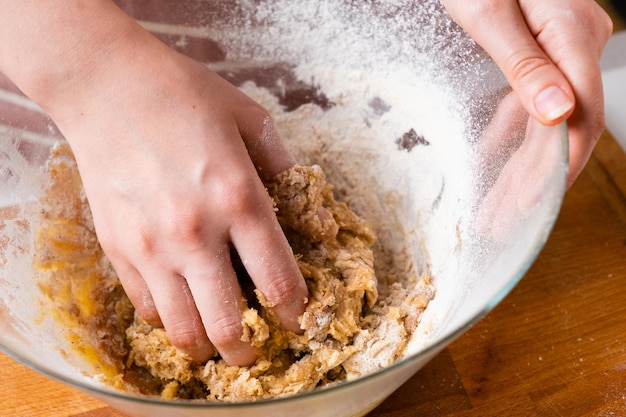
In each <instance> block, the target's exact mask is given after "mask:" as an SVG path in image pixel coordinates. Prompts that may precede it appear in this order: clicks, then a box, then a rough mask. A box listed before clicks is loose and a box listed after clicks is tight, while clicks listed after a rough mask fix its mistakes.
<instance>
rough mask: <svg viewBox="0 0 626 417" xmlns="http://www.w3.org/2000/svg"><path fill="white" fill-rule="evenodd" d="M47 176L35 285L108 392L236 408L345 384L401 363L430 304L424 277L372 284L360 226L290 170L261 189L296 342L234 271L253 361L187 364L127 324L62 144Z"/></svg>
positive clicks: (316, 180)
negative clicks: (280, 234) (298, 298)
mask: <svg viewBox="0 0 626 417" xmlns="http://www.w3.org/2000/svg"><path fill="white" fill-rule="evenodd" d="M47 167H48V172H49V173H50V183H49V185H48V186H47V188H46V194H45V196H44V197H43V199H42V202H43V210H42V213H41V222H40V227H39V233H38V239H37V241H38V245H39V248H38V251H37V253H38V254H39V255H38V258H37V262H36V267H37V270H38V271H39V273H40V280H39V285H40V287H41V288H42V291H43V293H44V294H46V296H47V302H48V303H49V304H50V305H49V306H48V308H51V309H53V310H54V311H56V313H55V314H56V315H57V321H59V322H60V323H61V324H62V325H63V326H73V327H74V328H75V329H76V330H75V331H74V332H73V333H72V334H71V335H70V336H71V337H72V338H73V347H74V348H75V352H74V353H73V354H76V353H79V354H82V355H86V356H88V357H89V359H90V361H91V362H92V363H94V364H95V366H94V368H95V370H96V373H97V374H98V376H99V378H100V379H101V380H102V381H104V382H105V383H107V384H109V385H112V386H115V387H117V388H120V389H123V390H127V391H131V392H136V393H142V394H146V395H160V396H161V397H163V398H168V399H175V398H193V399H208V400H213V401H244V400H254V399H261V398H271V397H276V396H284V395H290V394H295V393H297V392H301V391H304V390H312V389H314V388H318V387H323V386H328V385H330V384H335V383H339V382H341V381H345V380H349V379H354V378H357V377H359V376H362V375H364V374H367V373H369V372H372V371H374V370H376V369H379V368H381V367H384V366H388V365H389V364H391V363H392V362H394V361H395V360H397V359H398V358H400V357H402V355H403V354H404V350H405V348H406V344H407V342H408V340H409V338H410V337H411V335H412V333H413V332H414V331H415V329H416V327H417V324H418V323H419V318H420V315H421V313H422V311H423V310H424V308H425V307H426V305H427V304H428V301H429V300H430V299H432V297H433V296H434V289H433V287H432V286H431V284H430V277H429V276H427V275H425V274H423V275H420V276H418V275H415V274H413V272H412V271H407V276H406V277H403V281H402V282H393V283H391V284H387V283H386V280H382V281H381V282H378V281H377V279H376V271H377V269H378V267H377V268H375V260H374V255H373V252H372V249H371V246H372V244H373V243H374V241H375V239H376V238H375V234H374V232H373V231H372V229H371V227H370V226H369V224H368V223H367V222H366V221H365V220H363V219H361V218H360V217H358V216H357V215H356V214H355V213H354V212H353V211H352V210H350V208H348V206H347V205H346V204H344V203H342V202H338V201H336V200H335V198H334V195H333V189H332V186H331V185H329V184H327V183H326V180H325V177H324V173H323V172H322V169H321V168H320V167H318V166H309V167H302V166H296V167H294V168H292V169H291V170H289V171H288V172H285V173H283V174H281V175H279V176H278V177H276V178H275V179H274V180H272V181H271V182H269V183H267V184H266V187H267V190H268V193H269V195H270V196H271V197H272V199H273V201H274V203H275V208H276V214H277V217H278V220H279V222H280V224H281V226H282V228H283V230H284V232H285V235H286V236H287V238H288V240H289V242H290V244H291V246H292V248H293V251H294V255H295V257H296V260H297V263H298V265H299V267H300V270H301V271H302V274H303V276H304V277H305V279H306V282H307V285H308V288H309V299H308V305H307V308H306V311H305V313H304V315H303V316H302V317H301V327H302V329H303V330H304V333H303V334H301V335H298V334H296V333H293V332H289V331H286V330H284V329H282V328H281V327H280V326H279V325H278V321H277V319H276V317H275V316H274V315H273V314H272V312H271V309H270V308H268V307H269V306H268V304H267V302H266V300H265V297H264V296H263V294H261V293H260V292H259V291H257V290H254V289H253V288H252V286H251V284H250V280H249V277H247V275H246V274H245V271H243V270H242V271H238V274H239V278H240V282H241V284H242V287H243V289H244V293H245V294H246V299H247V303H248V309H247V310H246V312H245V314H244V316H243V319H242V322H243V324H244V336H243V337H244V339H245V340H246V341H248V342H250V343H252V344H253V345H254V346H255V347H256V348H257V349H258V352H259V357H258V360H257V361H256V363H255V364H254V365H252V366H250V367H237V366H228V365H227V364H226V363H225V362H224V361H223V360H222V359H220V358H219V357H218V358H216V359H215V360H210V361H208V362H207V363H206V364H195V363H194V362H193V361H192V360H191V358H190V357H188V356H187V355H185V354H183V353H182V352H180V351H178V350H177V349H176V348H175V347H173V346H172V345H171V343H170V342H169V340H168V338H167V334H166V332H165V331H164V330H163V329H160V328H153V327H151V326H150V325H148V324H147V323H145V322H144V321H142V320H141V319H140V318H138V317H134V316H133V308H132V305H131V304H130V303H129V302H128V299H127V298H126V296H125V294H124V293H123V290H122V288H121V284H120V283H119V280H118V279H117V277H116V276H115V273H114V271H113V269H112V268H111V266H110V264H109V263H108V260H107V259H106V257H105V255H104V253H103V252H102V250H101V249H100V247H99V245H98V243H97V239H96V235H95V231H94V228H93V221H92V219H91V214H90V211H89V207H88V204H87V201H86V198H85V196H84V194H83V191H82V187H81V184H80V177H79V175H78V171H77V169H76V165H75V161H74V160H73V158H72V154H71V151H70V150H69V147H68V146H67V145H66V144H60V145H59V146H57V147H56V148H55V149H54V150H53V153H52V156H51V158H50V160H49V162H48V166H47ZM380 268H381V270H384V265H382V266H380ZM379 290H380V292H381V294H382V295H384V296H381V297H379Z"/></svg>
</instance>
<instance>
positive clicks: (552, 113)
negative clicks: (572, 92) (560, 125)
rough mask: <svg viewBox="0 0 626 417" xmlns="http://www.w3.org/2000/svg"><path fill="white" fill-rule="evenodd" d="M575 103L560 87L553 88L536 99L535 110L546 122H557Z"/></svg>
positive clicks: (538, 95)
mask: <svg viewBox="0 0 626 417" xmlns="http://www.w3.org/2000/svg"><path fill="white" fill-rule="evenodd" d="M573 105H574V102H573V101H572V99H571V98H569V97H568V96H567V94H565V92H564V91H563V90H561V89H560V88H559V87H555V86H551V87H548V88H546V89H545V90H543V91H541V92H540V93H539V94H537V97H535V109H537V111H538V112H539V114H541V116H543V117H544V118H545V119H546V120H556V119H558V118H560V117H562V116H563V115H564V114H566V113H567V112H569V111H570V110H571V109H572V106H573Z"/></svg>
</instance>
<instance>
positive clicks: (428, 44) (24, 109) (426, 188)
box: [0, 0, 568, 417]
mask: <svg viewBox="0 0 626 417" xmlns="http://www.w3.org/2000/svg"><path fill="white" fill-rule="evenodd" d="M118 3H120V5H121V7H123V8H124V9H125V10H126V11H127V12H128V13H129V14H130V15H132V16H133V17H135V18H136V19H137V20H139V21H140V23H141V24H142V25H144V27H145V28H146V29H147V30H149V31H151V32H152V33H153V34H155V36H157V37H159V38H160V39H161V40H163V41H164V42H166V43H168V44H169V45H170V46H171V47H172V48H175V49H177V50H179V51H180V52H182V53H185V54H188V55H190V56H192V57H194V58H196V59H197V60H199V61H202V62H205V63H206V64H207V65H208V66H209V67H210V68H212V69H213V70H215V71H216V72H218V73H219V74H221V75H222V76H223V77H225V78H226V79H228V80H229V81H231V82H232V83H234V84H236V85H238V86H241V87H242V88H243V89H244V90H245V91H249V90H250V89H249V86H250V84H249V83H247V82H249V81H253V82H254V83H255V85H257V86H260V87H263V88H264V89H266V90H268V91H269V92H271V96H272V97H273V98H274V99H275V100H277V103H278V104H279V105H280V106H282V108H283V109H285V110H286V111H287V112H298V111H303V109H307V108H309V107H310V106H311V105H312V106H313V108H314V109H315V111H310V112H309V114H310V117H312V118H314V119H315V123H314V124H313V127H311V126H310V125H309V127H308V129H310V130H311V131H310V132H309V133H310V134H311V136H310V137H311V138H313V137H315V138H316V139H315V140H313V139H311V140H307V139H306V135H305V136H304V137H305V139H296V138H301V137H302V136H303V135H302V134H301V133H302V132H298V131H297V130H298V124H293V123H292V124H290V123H287V122H286V121H285V120H282V119H281V118H280V117H278V118H277V120H276V122H277V124H278V127H279V130H281V134H282V136H283V138H284V140H285V142H286V143H287V145H288V146H289V147H290V148H291V150H292V151H293V153H294V154H295V155H296V156H297V158H298V159H299V160H300V161H301V162H302V163H318V164H320V165H322V167H323V168H324V169H325V170H326V173H327V176H328V178H329V180H330V182H332V183H333V184H334V185H335V189H336V191H337V193H338V194H339V195H341V197H342V198H343V199H345V200H347V201H348V203H349V204H350V205H351V206H352V207H353V208H354V209H355V211H357V212H358V213H359V214H360V215H362V216H363V217H365V218H366V219H367V220H369V221H370V222H371V223H372V225H373V226H374V228H375V230H376V232H377V233H378V235H379V237H380V245H383V246H385V249H386V251H387V253H388V254H389V253H390V254H391V255H390V256H392V257H393V256H394V255H393V254H394V253H396V252H397V251H400V250H408V252H409V254H410V257H411V260H412V262H413V264H414V265H415V267H416V268H418V269H419V270H427V271H429V272H430V273H431V274H432V276H433V285H434V286H435V288H436V296H435V298H434V299H433V300H432V301H431V302H430V304H429V305H428V308H427V309H426V311H425V313H424V315H423V317H422V318H421V322H420V324H419V327H418V329H417V331H416V332H415V334H414V336H413V339H412V340H411V343H410V345H409V350H408V353H407V355H406V357H405V358H403V359H400V360H398V361H397V362H395V363H394V364H393V365H391V366H389V367H386V368H384V369H381V370H379V371H376V372H373V373H371V374H368V375H367V376H364V377H362V378H359V379H356V380H353V381H349V382H345V383H340V384H338V385H336V386H333V387H330V388H325V389H318V390H314V391H311V392H305V393H302V394H298V395H294V396H290V397H284V398H276V399H272V400H261V401H254V402H242V403H212V402H205V401H183V400H177V401H166V400H161V399H155V398H150V397H141V396H135V395H130V394H126V393H123V392H119V391H116V390H114V389H112V388H109V387H106V386H103V385H102V384H100V383H99V382H97V380H96V379H95V378H93V375H92V371H91V370H90V368H89V366H88V364H86V363H85V358H77V357H74V356H73V355H68V354H67V352H68V351H67V350H66V349H65V347H66V343H67V340H65V339H64V337H63V331H62V330H63V329H58V328H55V325H54V323H52V324H51V323H50V322H47V321H45V320H42V319H41V317H42V311H41V308H42V307H41V306H42V305H43V304H42V303H41V302H40V300H41V296H42V295H41V293H40V291H39V290H38V288H37V286H36V285H34V284H33V272H32V271H33V265H32V263H33V253H34V234H33V231H32V230H31V228H30V227H29V224H28V222H27V221H25V219H24V218H23V217H22V216H23V215H24V214H23V213H24V212H25V210H24V208H25V207H27V206H28V207H31V208H32V207H33V205H34V206H35V207H36V205H37V204H38V203H37V201H38V197H39V195H40V194H41V183H42V169H41V168H42V166H43V164H44V163H45V160H46V158H47V156H48V152H49V150H50V147H51V146H52V144H53V143H54V142H55V141H57V140H63V138H62V135H61V134H60V133H59V131H58V129H57V128H56V127H55V125H54V123H53V122H52V120H50V119H49V118H48V116H47V115H46V114H45V113H44V112H42V111H41V110H40V109H39V108H38V107H37V106H36V105H34V104H33V103H32V102H30V101H29V100H28V99H27V98H25V97H24V96H23V95H22V94H21V93H20V92H19V91H18V90H17V89H16V88H15V87H13V86H12V85H11V84H10V82H8V81H7V80H0V87H2V90H0V144H1V145H0V176H2V184H0V191H1V192H0V216H1V218H2V220H3V221H2V223H0V247H1V248H2V255H1V256H0V314H1V317H2V320H0V348H1V349H2V350H3V351H4V352H6V353H8V354H9V355H11V356H12V357H14V358H15V359H17V360H18V361H20V362H23V363H25V364H27V365H28V366H30V367H32V368H34V369H36V370H37V371H39V372H41V373H43V374H46V375H48V376H50V377H52V378H56V379H58V380H60V381H62V382H65V383H67V384H69V385H72V386H74V387H77V388H80V389H82V390H85V391H87V392H89V393H91V394H92V395H94V396H95V397H97V398H99V399H101V400H103V401H104V402H106V403H108V404H110V405H111V406H113V407H115V408H118V409H120V410H122V411H124V412H125V413H127V414H129V415H136V416H168V417H169V416H238V417H241V416H252V415H261V414H263V415H272V416H290V417H293V416H299V415H302V416H307V417H311V416H324V417H328V416H361V415H365V414H366V413H367V412H368V411H370V410H372V409H373V408H375V407H376V406H377V405H378V404H379V403H380V402H382V401H383V400H384V399H385V398H386V397H388V396H389V395H390V394H391V393H392V392H393V391H394V390H395V389H397V388H398V387H399V386H400V385H402V384H403V383H404V382H405V381H406V380H407V379H408V378H410V377H411V376H412V375H413V374H414V373H415V372H416V371H417V370H419V369H420V368H421V367H422V366H423V365H424V364H425V363H426V362H428V361H429V360H430V359H431V358H433V357H434V356H435V355H436V354H437V353H438V352H440V351H441V350H442V349H444V348H445V347H446V346H447V345H448V344H449V343H450V342H452V341H453V340H454V339H455V338H457V337H458V336H460V335H461V334H463V332H465V331H466V330H467V329H468V328H469V327H470V326H472V325H473V324H474V323H475V322H477V321H478V320H480V319H481V318H482V317H483V316H484V315H485V314H487V313H488V312H489V311H490V310H491V309H492V308H493V307H494V306H495V305H496V304H498V302H499V301H500V300H502V298H503V297H505V296H506V294H507V293H508V292H509V291H510V290H511V289H512V288H513V286H514V285H515V284H516V283H517V282H518V281H519V280H520V279H521V278H522V276H523V275H524V273H525V272H526V270H527V269H528V268H529V266H530V265H531V263H532V262H533V261H534V259H535V257H536V256H537V254H538V253H539V251H540V250H541V248H542V247H543V245H544V242H545V241H546V239H547V237H548V235H549V233H550V230H551V228H552V226H553V224H554V221H555V219H556V217H557V215H558V212H559V209H560V206H561V202H562V198H563V195H564V193H565V189H566V177H567V165H568V161H567V155H568V148H567V144H568V140H567V139H568V138H567V127H566V125H565V123H563V124H560V125H557V126H552V127H546V126H541V125H539V124H537V123H536V122H535V121H533V120H531V119H529V118H528V115H527V113H526V112H525V111H524V110H523V109H522V108H521V106H520V103H519V102H518V101H517V99H516V97H515V96H514V95H513V94H512V93H511V91H510V88H509V86H508V85H507V83H506V81H505V79H504V77H503V76H502V74H501V73H500V72H499V70H498V69H497V67H496V66H495V65H494V63H493V62H492V61H491V60H490V59H489V57H488V56H487V55H486V54H485V53H484V52H483V51H482V50H481V49H480V48H479V47H478V46H476V45H475V44H474V43H473V42H472V41H471V39H469V38H468V37H467V35H466V34H464V33H463V31H462V30H460V29H459V28H458V27H457V26H456V25H455V24H454V23H452V22H451V20H450V19H449V17H448V16H447V14H446V13H445V11H444V10H443V9H442V8H441V6H440V5H439V2H438V1H434V0H433V1H430V0H429V1H423V2H409V1H406V2H386V1H382V0H381V1H375V2H339V1H328V0H325V1H317V2H307V1H305V0H276V1H226V0H224V1H217V2H206V1H202V0H189V1H178V2H163V1H141V2H139V1H137V2H131V1H127V2H125V3H124V2H118ZM390 3H393V4H390ZM414 3H418V4H414ZM307 106H309V107H307ZM333 112H340V114H342V115H343V119H341V123H334V124H333V123H328V115H329V114H331V113H333ZM332 120H333V121H335V122H336V120H338V119H337V115H336V114H335V115H334V118H333V119H332ZM322 130H323V131H324V132H326V133H330V134H331V135H330V136H328V135H326V136H325V135H321V134H319V133H320V132H321V131H322ZM315 133H317V136H316V135H315ZM318 136H321V137H318ZM320 150H322V151H320ZM355 173H358V175H357V174H355ZM43 314H45V312H43Z"/></svg>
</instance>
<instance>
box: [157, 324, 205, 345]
mask: <svg viewBox="0 0 626 417" xmlns="http://www.w3.org/2000/svg"><path fill="white" fill-rule="evenodd" d="M166 331H167V335H168V337H169V339H170V341H171V342H172V344H173V345H174V346H176V347H177V348H179V349H180V350H182V351H184V352H193V351H195V350H196V349H198V348H199V347H201V346H204V345H205V344H206V343H205V342H204V340H205V338H206V335H205V333H204V331H203V330H202V329H199V328H198V327H197V326H194V324H193V323H190V322H187V321H184V322H180V323H178V324H175V325H172V326H169V327H168V328H167V329H166Z"/></svg>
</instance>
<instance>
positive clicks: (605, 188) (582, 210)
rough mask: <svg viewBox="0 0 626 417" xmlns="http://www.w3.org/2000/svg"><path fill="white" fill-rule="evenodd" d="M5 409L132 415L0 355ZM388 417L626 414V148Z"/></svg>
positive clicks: (28, 413) (63, 415)
mask: <svg viewBox="0 0 626 417" xmlns="http://www.w3.org/2000/svg"><path fill="white" fill-rule="evenodd" d="M599 3H600V4H602V5H603V6H606V7H607V10H609V12H612V10H610V8H609V6H608V5H607V4H606V3H605V2H604V1H599ZM614 21H615V23H616V24H615V28H616V30H620V29H623V28H624V25H623V22H622V21H620V20H619V19H618V18H617V17H615V18H614ZM0 416H2V417H5V416H7V417H8V416H16V417H52V416H54V417H105V416H106V417H109V416H111V417H116V416H117V417H121V416H124V414H122V413H120V412H118V411H116V410H113V409H112V408H110V407H108V406H106V405H105V404H103V403H101V402H100V401H98V400H96V399H93V398H92V397H90V396H89V395H87V394H85V393H83V392H81V391H78V390H76V389H74V388H71V387H68V386H66V385H63V384H61V383H59V382H56V381H53V380H51V379H49V378H47V377H45V376H43V375H41V374H39V373H37V372H34V371H32V370H30V369H28V368H27V367H25V366H24V365H22V364H20V363H18V362H16V361H14V360H13V359H11V358H10V357H8V356H6V355H4V354H0ZM383 416H385V417H409V416H411V417H413V416H428V417H438V416H441V417H470V416H471V417H489V416H510V417H515V416H542V417H544V416H545V417H551V416H554V417H557V416H559V417H560V416H566V417H576V416H589V417H591V416H606V417H608V416H626V155H625V154H624V151H623V150H622V149H621V148H620V147H619V145H618V144H617V143H616V142H615V141H614V139H613V138H612V137H611V135H610V134H609V133H608V132H607V133H605V134H604V135H603V137H602V138H601V140H600V142H599V144H598V146H597V147H596V149H595V151H594V154H593V156H592V158H591V160H590V162H589V164H588V165H587V167H586V168H585V170H584V172H583V173H582V174H581V176H580V177H579V179H578V180H577V181H576V183H575V184H574V185H573V187H572V188H571V189H570V190H569V191H568V193H567V195H566V197H565V201H564V204H563V207H562V210H561V213H560V215H559V218H558V220H557V223H556V225H555V227H554V230H553V232H552V234H551V237H550V238H549V240H548V242H547V244H546V246H545V248H544V249H543V251H542V252H541V254H540V255H539V257H538V258H537V260H536V262H535V263H534V264H533V266H532V267H531V269H530V270H529V272H528V273H527V274H526V275H525V277H524V278H523V279H522V281H521V282H520V284H518V285H517V287H516V288H515V289H514V290H513V291H512V292H511V294H509V296H507V297H506V298H505V299H504V300H503V301H502V302H501V303H500V304H499V305H498V306H497V307H496V308H495V309H494V310H493V311H492V312H491V313H490V314H488V315H487V316H486V317H485V318H484V319H483V320H482V321H480V322H479V323H478V324H477V325H475V326H474V327H473V328H472V329H470V330H469V331H468V332H467V333H466V334H464V335H463V336H461V337H460V338H459V339H458V340H457V341H455V342H454V343H452V344H451V345H450V346H449V347H448V348H447V349H445V350H444V351H443V352H442V353H440V354H439V355H438V356H437V357H435V358H434V359H433V360H432V361H431V362H430V363H429V364H428V365H426V367H424V368H423V369H422V370H421V371H420V372H418V373H417V374H416V375H414V376H413V377H412V378H411V379H410V380H409V381H408V382H407V383H405V384H404V385H403V386H402V387H401V388H400V389H399V390H398V391H396V392H395V393H394V394H393V395H392V396H391V397H389V398H388V399H387V400H386V401H385V402H384V403H383V404H381V405H380V406H379V407H378V408H377V409H375V410H374V411H373V412H371V413H370V414H369V417H383Z"/></svg>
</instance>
